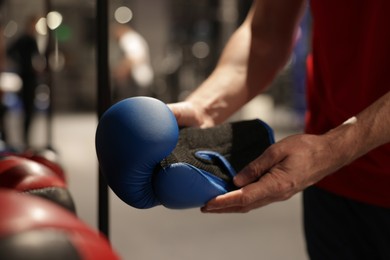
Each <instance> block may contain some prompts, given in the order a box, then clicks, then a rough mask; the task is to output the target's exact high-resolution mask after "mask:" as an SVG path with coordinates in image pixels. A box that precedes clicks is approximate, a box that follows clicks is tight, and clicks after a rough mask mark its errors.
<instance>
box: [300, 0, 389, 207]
mask: <svg viewBox="0 0 390 260" xmlns="http://www.w3.org/2000/svg"><path fill="white" fill-rule="evenodd" d="M310 5H311V11H312V16H313V35H312V40H313V42H312V53H311V55H309V57H308V62H307V69H308V82H307V99H308V101H307V106H308V111H307V117H306V120H307V122H306V123H307V124H306V125H307V127H306V132H307V133H313V134H322V133H325V132H326V131H328V130H330V129H332V128H334V127H336V126H338V125H340V124H342V123H343V122H344V121H345V120H347V119H348V118H350V117H352V116H354V115H356V114H358V113H359V112H360V111H362V110H363V109H364V108H366V107H367V106H369V105H370V104H372V103H373V102H374V101H375V100H377V99H378V98H379V97H381V96H382V95H384V94H385V93H387V92H388V91H390V0H312V1H310ZM389 116H390V115H389ZM317 186H318V187H321V188H323V189H325V190H328V191H330V192H333V193H336V194H339V195H342V196H345V197H348V198H352V199H355V200H357V201H361V202H366V203H370V204H373V205H378V206H384V207H390V144H386V145H383V146H381V147H378V148H376V149H374V150H372V151H371V152H369V153H368V154H366V155H364V156H363V157H361V158H359V159H357V160H356V161H354V162H353V163H351V164H350V165H348V166H346V167H344V168H342V169H340V170H339V171H338V172H336V173H334V174H332V175H330V176H328V177H326V178H324V179H323V180H322V181H320V182H319V183H318V184H317Z"/></svg>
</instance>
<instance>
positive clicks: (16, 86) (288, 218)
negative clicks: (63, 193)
mask: <svg viewBox="0 0 390 260" xmlns="http://www.w3.org/2000/svg"><path fill="white" fill-rule="evenodd" d="M0 2H1V7H0V8H1V12H0V14H1V17H0V22H1V24H0V26H1V44H0V45H1V46H0V48H1V54H0V69H1V71H0V89H1V112H0V113H1V115H0V116H1V118H0V120H1V122H0V124H1V129H0V134H1V141H2V142H1V145H2V146H6V147H8V148H10V149H14V150H15V151H20V150H24V149H28V148H37V149H40V148H50V149H53V150H55V151H56V153H58V155H59V158H60V160H61V163H62V165H63V166H64V168H65V170H66V173H67V179H68V183H69V188H70V191H71V193H72V195H73V196H74V199H75V203H76V207H77V213H78V216H79V217H80V218H81V219H82V220H84V221H85V222H87V223H88V224H89V225H91V226H92V227H95V228H97V204H98V201H97V175H98V166H97V159H96V154H95V148H94V136H95V130H96V125H97V121H98V116H97V113H96V108H97V87H96V86H97V72H96V71H97V70H96V67H97V65H96V58H97V57H96V2H95V1H93V0H84V1H76V0H36V1H28V0H8V1H7V0H2V1H0ZM251 3H252V1H248V0H187V1H183V0H159V1H153V0H111V1H109V10H108V12H109V24H110V26H109V38H108V39H107V42H108V43H109V61H108V62H109V66H110V76H111V77H110V84H111V93H112V99H113V100H112V102H116V101H118V100H121V99H123V98H126V97H130V96H138V95H146V96H152V97H155V98H158V99H160V100H162V101H164V102H167V103H168V102H176V101H180V100H183V99H184V98H185V97H186V96H187V95H188V94H189V93H190V92H191V91H192V90H193V89H194V88H195V87H197V86H198V85H199V84H200V83H201V82H202V81H203V80H204V79H205V78H206V77H207V76H208V75H209V74H210V73H211V71H212V69H213V68H214V66H215V64H216V62H217V60H218V57H219V55H220V53H221V51H222V47H223V46H224V44H225V43H226V41H227V39H228V38H229V36H230V35H231V33H232V32H233V31H234V30H235V29H236V28H237V26H239V24H240V23H241V22H242V21H243V19H244V18H245V16H246V13H247V11H248V9H249V8H250V5H251ZM309 27H310V16H309V14H307V15H306V16H305V18H304V20H303V21H302V24H301V34H300V38H299V40H298V42H297V45H296V47H295V49H294V51H293V54H292V56H291V59H290V61H289V62H288V63H287V64H286V66H285V68H284V69H283V71H282V72H281V73H280V75H279V76H278V77H277V79H276V80H275V81H274V82H273V83H272V86H271V87H270V89H269V90H268V91H267V92H266V93H264V94H262V95H259V96H258V97H256V98H255V99H254V100H253V101H252V102H251V103H249V104H248V105H247V106H246V107H244V108H243V109H242V110H241V111H239V112H238V113H237V114H236V115H234V116H233V117H232V118H231V120H240V119H247V118H248V119H250V118H254V117H260V118H262V119H263V120H264V121H266V122H268V123H269V124H270V125H271V126H272V127H273V128H274V129H275V134H276V139H277V140H280V139H281V138H283V137H285V136H287V135H290V134H295V133H300V132H302V128H303V117H304V111H305V102H304V96H305V88H304V81H305V67H304V63H305V58H306V54H307V52H308V48H309V47H308V38H309V33H308V30H309ZM301 218H302V214H301V201H300V194H298V195H296V196H294V197H293V198H291V199H290V200H288V201H285V202H280V203H276V204H273V205H270V206H267V207H264V208H262V209H258V210H255V211H253V212H250V213H248V214H234V215H205V214H201V213H200V212H199V210H198V209H194V210H185V211H174V210H168V209H165V208H162V207H157V208H153V209H149V210H136V209H133V208H130V207H129V206H127V205H125V204H124V203H123V202H121V201H120V200H118V199H117V198H116V196H115V195H114V194H113V193H111V192H110V240H111V243H112V246H113V248H114V249H115V250H116V251H117V252H118V253H119V255H121V256H122V258H123V259H170V260H175V259H224V260H228V259H237V258H239V257H244V258H245V259H306V253H305V248H304V240H303V229H302V224H301V220H302V219H301Z"/></svg>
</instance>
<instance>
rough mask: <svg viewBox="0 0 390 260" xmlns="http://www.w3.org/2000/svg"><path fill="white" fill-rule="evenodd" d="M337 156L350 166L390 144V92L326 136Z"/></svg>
mask: <svg viewBox="0 0 390 260" xmlns="http://www.w3.org/2000/svg"><path fill="white" fill-rule="evenodd" d="M324 136H325V137H327V138H328V139H329V143H330V146H331V147H332V150H334V152H335V154H338V155H339V156H340V159H341V160H343V162H344V164H348V163H350V162H352V161H353V160H355V159H357V158H358V157H360V156H362V155H364V154H365V153H367V152H369V151H370V150H372V149H374V148H376V147H378V146H380V145H383V144H386V143H389V142H390V91H389V92H387V93H386V94H385V95H384V96H382V97H381V98H380V99H378V100H377V101H376V102H374V103H373V104H372V105H370V106H369V107H367V108H366V109H365V110H363V111H362V112H361V113H359V114H358V115H356V116H355V117H353V118H350V119H349V120H347V121H346V122H345V123H344V124H342V125H340V126H339V127H336V128H335V129H333V130H331V131H329V132H328V133H326V134H325V135H324Z"/></svg>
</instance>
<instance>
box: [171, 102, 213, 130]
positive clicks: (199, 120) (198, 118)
mask: <svg viewBox="0 0 390 260" xmlns="http://www.w3.org/2000/svg"><path fill="white" fill-rule="evenodd" d="M168 107H169V108H170V109H171V111H172V112H173V114H174V115H175V117H176V120H177V123H178V125H179V126H182V127H189V126H194V127H203V128H204V127H210V126H213V125H214V123H213V122H212V119H211V118H210V117H208V116H207V115H206V114H205V113H204V111H201V110H200V109H199V108H198V107H197V106H194V105H193V104H192V103H191V102H189V101H183V102H178V103H172V104H168Z"/></svg>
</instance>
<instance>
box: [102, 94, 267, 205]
mask: <svg viewBox="0 0 390 260" xmlns="http://www.w3.org/2000/svg"><path fill="white" fill-rule="evenodd" d="M273 142H274V139H273V133H272V129H271V128H270V127H269V126H268V125H267V124H265V123H264V122H262V121H260V120H252V121H241V122H235V123H226V124H223V125H220V126H216V127H213V128H209V129H199V128H184V129H182V130H180V134H179V129H178V126H177V122H176V119H175V117H174V115H173V114H172V112H171V111H170V109H169V108H168V107H167V106H166V105H165V104H164V103H162V102H161V101H159V100H157V99H154V98H148V97H134V98H129V99H125V100H122V101H120V102H118V103H117V104H115V105H113V106H112V107H111V108H110V109H108V110H107V111H106V112H105V113H104V114H103V116H102V118H101V119H100V121H99V125H98V127H97V131H96V152H97V156H98V160H99V164H100V167H101V170H102V173H103V174H104V175H105V176H106V178H107V181H108V184H109V186H110V187H111V188H112V190H113V191H114V192H115V193H116V194H117V195H118V197H119V198H121V199H122V200H123V201H124V202H126V203H127V204H129V205H131V206H133V207H136V208H151V207H154V206H157V205H160V204H162V205H164V206H165V207H167V208H173V209H184V208H193V207H200V206H203V205H204V204H205V203H207V201H209V200H210V199H212V198H214V197H216V196H218V195H221V194H224V193H226V192H228V191H231V190H233V189H235V187H234V185H233V184H232V178H233V177H234V175H235V174H236V172H238V171H240V170H241V169H242V168H243V167H244V166H245V165H247V164H248V163H249V162H250V161H252V160H253V159H255V158H256V157H257V156H259V155H260V154H261V153H262V152H263V151H264V150H265V149H266V148H267V147H268V146H269V145H271V144H272V143H273Z"/></svg>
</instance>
